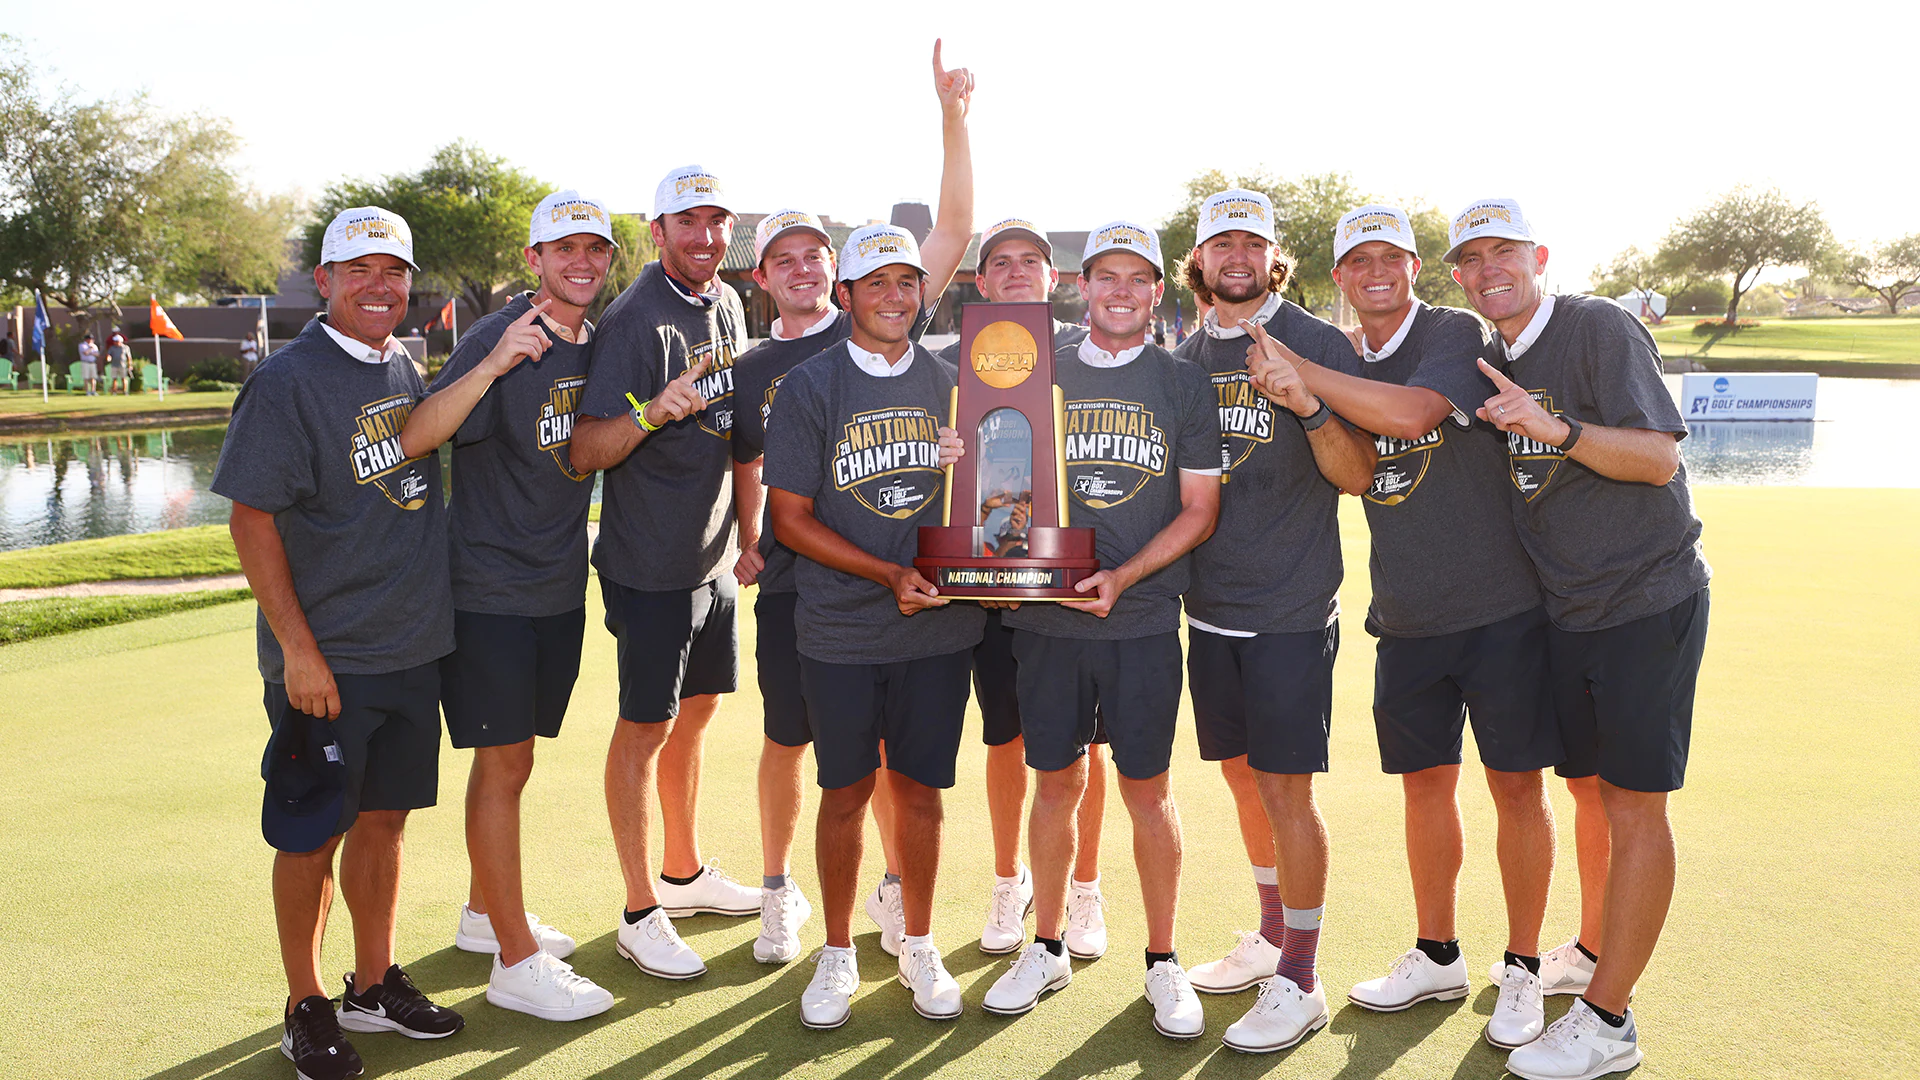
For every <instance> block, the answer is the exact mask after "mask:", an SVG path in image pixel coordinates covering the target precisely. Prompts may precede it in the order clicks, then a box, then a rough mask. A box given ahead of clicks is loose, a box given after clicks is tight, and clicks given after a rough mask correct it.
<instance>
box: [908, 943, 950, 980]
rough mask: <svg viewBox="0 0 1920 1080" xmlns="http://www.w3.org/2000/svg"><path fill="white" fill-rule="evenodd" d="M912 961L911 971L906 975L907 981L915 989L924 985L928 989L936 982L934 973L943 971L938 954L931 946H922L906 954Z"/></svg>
mask: <svg viewBox="0 0 1920 1080" xmlns="http://www.w3.org/2000/svg"><path fill="white" fill-rule="evenodd" d="M907 955H908V956H909V957H910V958H911V959H912V961H913V970H912V971H911V972H910V973H909V974H908V975H907V981H908V982H911V983H913V984H914V986H915V987H916V988H917V987H919V986H920V985H921V984H922V983H925V984H926V985H927V987H928V988H929V989H931V988H932V986H933V984H934V982H935V981H936V980H937V976H936V975H935V974H934V973H935V972H942V971H945V970H946V969H945V967H944V966H943V965H942V964H941V963H940V952H939V950H937V949H935V948H934V947H933V946H931V945H922V946H920V947H919V948H917V949H915V950H913V951H912V952H911V953H908V954H907Z"/></svg>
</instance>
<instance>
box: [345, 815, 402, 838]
mask: <svg viewBox="0 0 1920 1080" xmlns="http://www.w3.org/2000/svg"><path fill="white" fill-rule="evenodd" d="M406 830H407V811H405V810H362V811H360V814H359V816H357V817H355V818H354V819H353V827H352V828H350V829H348V830H347V833H348V835H350V836H353V837H356V838H358V839H362V840H373V839H376V838H379V837H395V838H398V837H399V836H400V835H401V834H402V833H404V832H406Z"/></svg>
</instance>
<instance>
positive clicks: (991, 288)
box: [939, 218, 1107, 960]
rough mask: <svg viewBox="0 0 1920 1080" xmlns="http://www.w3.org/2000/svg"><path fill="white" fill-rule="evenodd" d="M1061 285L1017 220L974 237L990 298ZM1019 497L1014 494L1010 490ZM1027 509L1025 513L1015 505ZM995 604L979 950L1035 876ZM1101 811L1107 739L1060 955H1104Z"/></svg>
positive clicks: (1099, 744) (1057, 335)
mask: <svg viewBox="0 0 1920 1080" xmlns="http://www.w3.org/2000/svg"><path fill="white" fill-rule="evenodd" d="M1059 283H1060V271H1058V270H1056V269H1055V268H1054V265H1053V243H1052V242H1051V241H1050V240H1048V239H1047V234H1046V233H1044V232H1041V231H1040V229H1039V227H1038V226H1035V225H1034V224H1033V223H1032V222H1030V221H1027V220H1026V219H1024V218H1007V219H1005V220H1003V221H1000V222H996V223H995V224H993V225H990V226H988V227H987V229H986V231H985V232H983V233H981V234H980V255H979V262H978V264H977V268H976V270H975V272H974V284H975V285H976V286H977V287H978V288H979V290H980V292H981V295H983V296H985V297H986V298H987V299H988V300H991V301H994V302H996V303H1014V302H1026V303H1045V302H1046V301H1047V299H1048V298H1049V297H1051V296H1052V295H1053V290H1054V287H1055V286H1057V285H1058V284H1059ZM1086 336H1087V328H1086V327H1084V326H1078V325H1075V324H1073V323H1063V322H1061V321H1060V320H1058V319H1055V320H1054V321H1053V345H1054V348H1055V349H1060V348H1064V347H1065V346H1068V345H1078V344H1080V342H1081V340H1082V339H1083V338H1085V337H1086ZM939 356H940V359H941V360H942V361H944V362H945V363H947V364H949V365H957V364H958V363H960V343H959V342H957V341H956V342H954V343H953V344H951V345H949V346H947V347H946V348H945V349H942V350H940V354H939ZM1014 497H1015V498H1017V497H1018V494H1017V493H1015V494H1014ZM1014 512H1015V513H1016V514H1018V515H1024V514H1025V513H1026V509H1025V508H1024V507H1021V506H1016V507H1015V509H1014ZM1000 610H1001V609H999V608H997V607H996V608H993V609H990V610H989V611H988V612H987V629H986V631H985V632H984V633H983V634H982V635H981V638H980V647H979V648H978V649H975V650H974V653H973V696H974V700H976V701H977V702H979V704H980V720H981V727H980V735H981V739H982V740H983V741H984V742H985V743H986V744H987V813H988V816H989V817H990V818H991V820H992V822H993V874H994V885H993V896H992V898H991V899H990V900H989V901H988V904H987V924H986V926H985V928H983V929H982V930H981V931H980V951H981V952H985V953H1009V952H1013V951H1014V950H1015V949H1018V948H1019V947H1020V946H1022V945H1024V944H1026V940H1027V924H1026V917H1027V912H1029V911H1030V910H1032V908H1033V877H1032V875H1031V874H1029V873H1028V872H1027V868H1026V866H1024V865H1023V864H1021V862H1020V826H1021V818H1022V816H1023V812H1024V811H1025V810H1026V804H1027V763H1026V743H1025V741H1024V740H1023V739H1022V738H1021V735H1020V700H1019V694H1018V692H1017V690H1016V688H1015V666H1014V660H1013V631H1012V630H1009V629H1007V627H1006V626H1005V624H1004V623H1003V622H1002V621H1001V615H1000ZM1106 807H1107V754H1106V746H1105V736H1104V735H1103V736H1098V737H1096V741H1095V742H1094V743H1092V744H1091V745H1089V746H1088V747H1087V794H1086V797H1085V798H1083V799H1081V800H1080V818H1079V828H1080V850H1079V854H1078V855H1077V856H1076V858H1075V862H1074V866H1073V879H1072V884H1071V885H1070V886H1069V887H1068V889H1067V928H1066V931H1065V933H1066V939H1065V940H1066V943H1067V952H1069V953H1070V954H1072V955H1073V956H1076V957H1079V958H1080V959H1082V960H1091V959H1093V958H1094V957H1097V956H1100V955H1102V954H1104V953H1105V952H1106V951H1107V923H1106V913H1105V911H1104V910H1103V909H1104V907H1105V904H1106V901H1105V899H1104V898H1103V897H1102V896H1101V894H1100V828H1101V822H1102V820H1103V818H1104V815H1105V814H1106Z"/></svg>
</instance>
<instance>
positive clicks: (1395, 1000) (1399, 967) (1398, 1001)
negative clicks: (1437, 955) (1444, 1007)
mask: <svg viewBox="0 0 1920 1080" xmlns="http://www.w3.org/2000/svg"><path fill="white" fill-rule="evenodd" d="M1466 996H1467V959H1466V957H1464V956H1456V957H1454V960H1453V963H1451V964H1436V963H1434V962H1433V960H1432V958H1431V957H1429V956H1428V955H1427V954H1426V953H1424V952H1421V951H1420V950H1419V949H1417V948H1414V949H1408V950H1407V951H1406V952H1404V953H1401V954H1400V958H1399V959H1398V960H1395V961H1394V962H1393V970H1392V971H1389V972H1388V973H1386V974H1385V975H1382V976H1381V977H1379V978H1377V979H1368V980H1367V981H1366V982H1361V983H1354V984H1353V989H1351V990H1348V991H1347V1000H1348V1001H1351V1002H1353V1003H1354V1004H1355V1005H1358V1006H1360V1007H1361V1008H1363V1009H1372V1010H1373V1011H1374V1012H1399V1011H1400V1010H1402V1009H1409V1008H1412V1007H1413V1006H1415V1005H1418V1004H1420V1003H1421V1002H1423V1001H1458V1000H1460V999H1461V998H1463V997H1466Z"/></svg>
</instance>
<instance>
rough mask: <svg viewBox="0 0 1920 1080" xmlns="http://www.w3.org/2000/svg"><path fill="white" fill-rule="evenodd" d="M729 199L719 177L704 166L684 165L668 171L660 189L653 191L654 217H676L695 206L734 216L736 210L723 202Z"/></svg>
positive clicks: (662, 179)
mask: <svg viewBox="0 0 1920 1080" xmlns="http://www.w3.org/2000/svg"><path fill="white" fill-rule="evenodd" d="M726 197H727V196H726V192H725V190H724V189H723V188H722V187H721V186H720V178H719V177H717V176H715V175H713V174H712V173H710V172H708V171H707V170H706V167H705V166H702V165H682V166H680V167H679V168H677V169H669V170H667V175H666V176H664V177H662V178H661V180H660V186H659V187H656V188H654V189H653V216H654V217H662V216H665V215H667V214H677V213H679V212H680V211H682V210H691V209H693V208H694V207H696V206H717V207H719V208H720V209H722V210H726V211H727V213H729V214H731V213H733V211H732V210H731V209H729V208H728V206H727V204H726V203H725V202H724V201H722V200H724V199H725V198H726Z"/></svg>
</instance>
